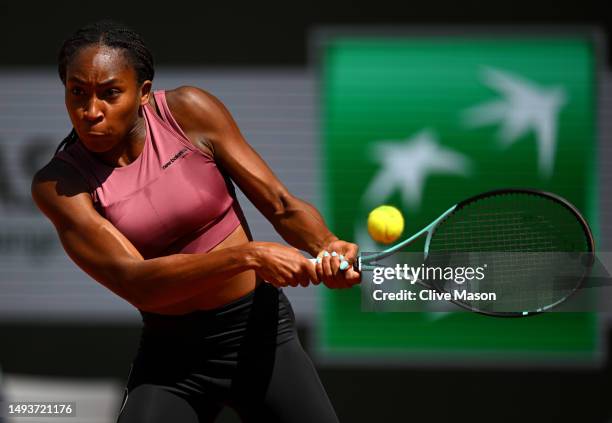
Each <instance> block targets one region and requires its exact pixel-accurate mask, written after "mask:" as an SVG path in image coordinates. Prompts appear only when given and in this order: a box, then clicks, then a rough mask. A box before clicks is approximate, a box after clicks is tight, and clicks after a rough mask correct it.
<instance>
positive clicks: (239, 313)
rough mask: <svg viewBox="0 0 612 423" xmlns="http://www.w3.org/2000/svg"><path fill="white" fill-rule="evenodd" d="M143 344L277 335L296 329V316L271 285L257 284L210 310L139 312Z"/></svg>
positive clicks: (283, 296) (207, 341)
mask: <svg viewBox="0 0 612 423" xmlns="http://www.w3.org/2000/svg"><path fill="white" fill-rule="evenodd" d="M140 313H141V315H142V321H143V324H144V327H143V334H142V335H143V341H152V342H155V341H156V340H160V338H161V339H163V338H167V337H172V338H185V339H189V340H190V342H198V343H199V342H206V343H209V342H216V340H224V339H225V340H229V339H233V338H234V337H236V336H238V337H242V336H246V335H247V334H248V333H258V334H259V336H264V337H267V336H270V337H274V336H275V334H279V333H289V332H292V331H293V330H294V315H293V310H292V309H291V304H290V303H289V300H288V299H287V297H286V296H285V294H284V293H283V292H282V289H279V288H276V287H274V286H273V285H270V284H268V283H263V284H261V285H258V286H257V288H256V289H255V290H253V291H251V292H250V293H249V294H247V295H245V296H243V297H241V298H238V299H237V300H235V301H232V302H230V303H227V304H224V305H223V306H221V307H218V308H215V309H211V310H197V311H193V312H191V313H187V314H181V315H164V314H156V313H149V312H146V311H142V310H141V311H140Z"/></svg>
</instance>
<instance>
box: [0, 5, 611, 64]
mask: <svg viewBox="0 0 612 423" xmlns="http://www.w3.org/2000/svg"><path fill="white" fill-rule="evenodd" d="M603 4H604V1H603V0H602V1H599V2H597V1H591V0H586V1H575V0H574V1H565V2H564V1H563V0H557V1H537V0H496V1H493V0H489V1H485V0H463V1H461V0H457V1H455V0H395V1H393V0H376V1H333V0H330V1H329V2H327V3H323V2H321V3H316V2H314V3H313V2H311V1H306V0H304V1H299V0H298V1H296V0H287V1H285V2H282V3H281V2H278V3H275V2H265V1H263V2H262V1H253V2H244V4H242V3H239V2H233V1H227V0H201V1H197V2H181V1H176V0H172V1H167V0H160V1H159V2H157V1H156V2H152V1H150V2H129V1H124V2H116V1H91V0H90V1H87V0H84V1H80V2H75V1H68V2H47V3H46V4H41V5H38V4H36V3H32V2H29V1H15V0H11V1H10V2H9V3H8V4H7V3H4V4H3V5H2V6H0V15H1V16H2V18H1V23H2V24H1V25H0V40H2V41H1V42H0V45H1V46H2V54H0V66H12V65H41V64H55V60H56V53H57V50H58V48H59V46H60V44H61V41H62V40H63V39H64V38H65V37H66V36H68V35H69V34H70V33H71V32H72V31H74V30H75V29H76V28H78V27H79V26H82V25H83V24H85V23H87V22H89V21H95V20H97V19H99V18H102V17H108V18H113V19H117V20H120V21H122V22H124V23H126V24H128V25H130V26H131V27H133V28H134V29H135V30H137V31H138V32H140V33H141V34H142V35H143V36H144V37H145V40H146V41H147V44H149V46H150V48H151V49H152V50H153V52H154V54H155V58H156V61H157V63H158V64H164V65H186V64H191V65H194V64H196V65H208V66H211V65H221V66H224V65H246V66H270V65H289V66H303V65H305V64H306V62H307V34H308V32H309V30H310V29H312V28H314V27H317V26H321V25H337V24H340V25H356V24H359V25H361V24H366V25H372V24H373V25H398V26H402V27H410V26H415V25H419V26H423V25H429V24H435V25H439V24H455V25H463V24H478V25H497V24H503V25H523V24H528V25H529V24H549V25H551V24H552V25H572V26H574V25H597V26H600V27H601V28H602V29H603V30H604V32H606V33H609V32H610V22H609V19H608V16H609V14H606V13H605V12H604V8H603ZM610 56H611V55H610V54H608V57H610Z"/></svg>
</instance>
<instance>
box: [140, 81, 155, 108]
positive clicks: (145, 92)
mask: <svg viewBox="0 0 612 423" xmlns="http://www.w3.org/2000/svg"><path fill="white" fill-rule="evenodd" d="M152 88H153V81H150V80H148V79H147V80H146V81H144V82H143V83H142V85H141V86H140V105H141V106H144V105H145V104H147V103H148V102H149V99H150V97H151V93H152V91H151V90H152Z"/></svg>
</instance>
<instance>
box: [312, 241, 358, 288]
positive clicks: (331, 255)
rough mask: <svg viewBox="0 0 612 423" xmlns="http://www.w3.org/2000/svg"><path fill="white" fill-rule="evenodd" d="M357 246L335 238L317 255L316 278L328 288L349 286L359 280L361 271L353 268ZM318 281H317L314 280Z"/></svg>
mask: <svg viewBox="0 0 612 423" xmlns="http://www.w3.org/2000/svg"><path fill="white" fill-rule="evenodd" d="M358 252H359V246H358V245H357V244H353V243H351V242H346V241H342V240H340V239H336V240H334V241H331V242H330V243H328V244H327V246H326V247H325V248H324V249H323V250H322V251H321V252H320V253H319V254H318V255H317V264H316V266H315V268H316V272H317V277H318V280H320V281H321V282H323V283H324V284H325V286H327V287H328V288H332V289H333V288H350V287H352V286H353V285H356V284H358V283H360V282H361V273H359V272H357V271H356V270H355V269H354V268H353V264H354V263H355V261H356V260H357V253H358ZM315 283H318V282H315Z"/></svg>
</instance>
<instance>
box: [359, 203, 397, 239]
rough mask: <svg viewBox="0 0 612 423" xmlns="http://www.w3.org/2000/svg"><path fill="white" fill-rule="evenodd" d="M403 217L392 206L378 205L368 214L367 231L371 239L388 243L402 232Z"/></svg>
mask: <svg viewBox="0 0 612 423" xmlns="http://www.w3.org/2000/svg"><path fill="white" fill-rule="evenodd" d="M403 230H404V217H403V216H402V212H400V211H399V210H398V209H396V208H395V207H393V206H379V207H376V208H375V209H374V210H372V211H371V212H370V214H369V215H368V232H369V233H370V236H371V237H372V239H373V240H374V241H376V242H380V243H382V244H390V243H392V242H393V241H395V240H396V239H398V238H399V236H400V235H401V234H402V231H403Z"/></svg>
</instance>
